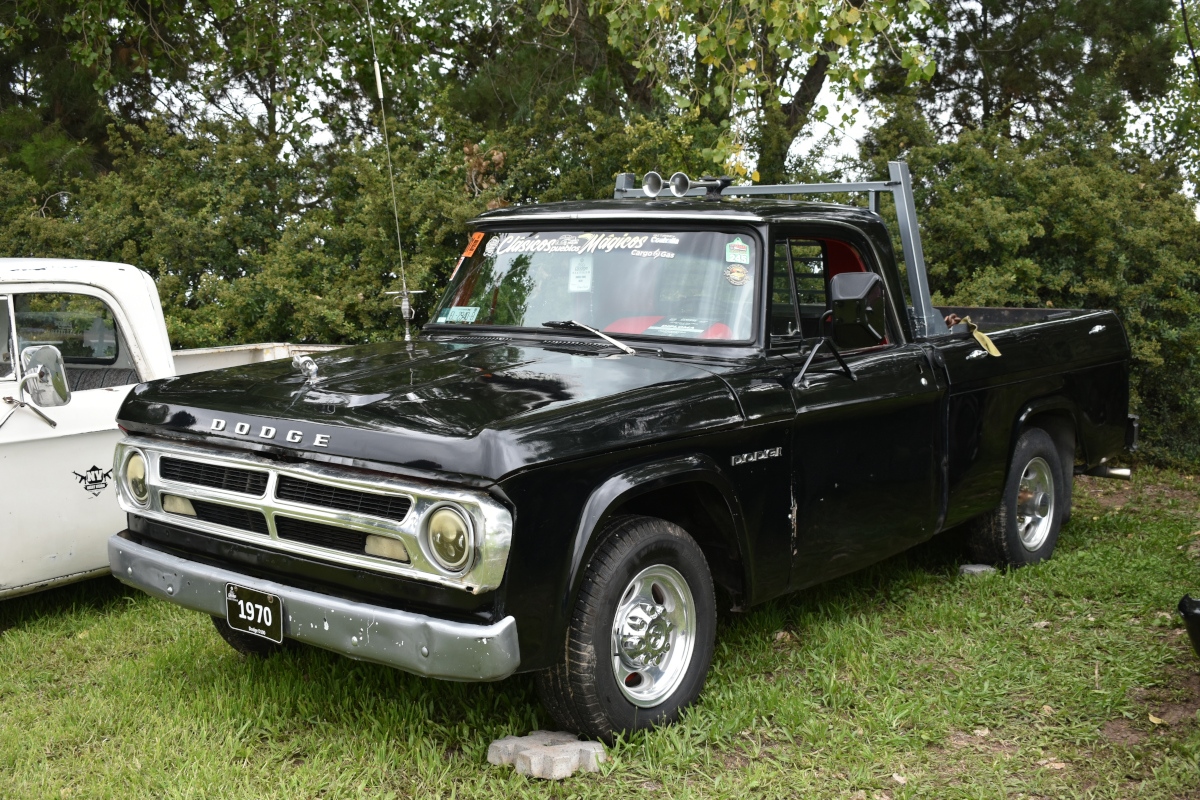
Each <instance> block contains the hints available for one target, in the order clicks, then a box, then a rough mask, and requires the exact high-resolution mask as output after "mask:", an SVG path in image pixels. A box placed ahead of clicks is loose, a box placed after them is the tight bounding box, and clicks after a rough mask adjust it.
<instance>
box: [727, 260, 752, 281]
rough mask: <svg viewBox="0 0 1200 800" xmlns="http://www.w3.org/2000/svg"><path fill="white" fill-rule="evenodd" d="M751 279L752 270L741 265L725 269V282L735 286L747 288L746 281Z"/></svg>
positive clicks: (733, 265)
mask: <svg viewBox="0 0 1200 800" xmlns="http://www.w3.org/2000/svg"><path fill="white" fill-rule="evenodd" d="M749 277H750V270H748V269H746V268H745V267H743V266H742V265H741V264H730V265H729V266H728V267H726V268H725V280H727V281H729V282H730V283H732V284H733V285H734V286H745V285H746V279H747V278H749Z"/></svg>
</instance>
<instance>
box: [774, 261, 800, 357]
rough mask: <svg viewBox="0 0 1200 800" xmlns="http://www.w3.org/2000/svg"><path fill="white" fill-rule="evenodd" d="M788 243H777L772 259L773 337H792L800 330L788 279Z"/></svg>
mask: <svg viewBox="0 0 1200 800" xmlns="http://www.w3.org/2000/svg"><path fill="white" fill-rule="evenodd" d="M789 269H790V267H789V266H788V242H787V240H786V239H785V240H783V241H780V242H776V243H775V252H774V254H773V256H772V259H771V335H772V336H792V335H794V334H795V333H796V332H797V331H799V330H800V326H799V324H798V322H797V320H796V306H795V305H794V304H793V303H792V282H791V280H789V279H788V270H789Z"/></svg>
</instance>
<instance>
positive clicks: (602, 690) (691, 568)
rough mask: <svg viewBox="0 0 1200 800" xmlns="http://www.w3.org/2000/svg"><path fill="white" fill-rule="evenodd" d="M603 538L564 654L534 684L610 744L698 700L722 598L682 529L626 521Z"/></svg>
mask: <svg viewBox="0 0 1200 800" xmlns="http://www.w3.org/2000/svg"><path fill="white" fill-rule="evenodd" d="M602 536H603V537H604V538H603V541H602V543H601V545H600V547H599V549H597V551H596V553H595V554H594V555H593V556H592V559H591V562H590V563H589V565H588V568H587V572H586V573H585V575H584V578H583V585H582V587H581V589H580V592H579V599H578V600H577V601H576V604H575V611H574V614H573V616H572V620H571V627H570V630H569V631H568V634H567V642H566V651H565V653H564V657H563V659H562V660H561V661H560V662H559V663H558V664H557V665H555V666H553V667H551V668H549V669H547V670H544V671H543V672H541V673H540V674H539V675H538V681H537V684H538V694H539V696H540V697H541V699H542V702H543V704H544V705H545V706H546V708H547V709H548V710H549V711H550V713H551V715H552V716H553V717H554V718H555V720H556V721H557V722H558V723H559V724H560V725H562V726H563V727H565V728H568V729H570V730H573V731H575V732H577V733H581V734H583V735H585V736H588V737H596V738H600V739H604V740H606V741H609V742H611V741H612V739H613V737H615V736H616V735H617V734H619V733H622V732H632V731H637V730H642V729H645V728H649V727H652V726H658V725H669V724H671V723H673V722H675V721H676V720H677V719H678V718H679V714H680V712H681V711H682V710H683V709H684V708H686V707H688V706H689V705H691V704H692V703H693V702H695V700H696V698H697V697H698V696H699V695H700V690H701V689H702V688H703V687H704V680H705V678H706V677H707V675H708V667H709V665H710V664H711V663H712V655H713V645H714V642H715V639H716V599H715V597H714V595H713V583H712V577H711V575H710V574H709V570H708V562H707V561H705V558H704V554H703V552H701V550H700V547H699V546H698V545H697V544H696V543H695V541H693V540H692V538H691V537H690V536H688V535H687V533H685V532H684V531H683V529H682V528H680V527H679V526H677V525H674V524H672V523H670V522H666V521H665V520H661V519H655V518H652V517H625V518H622V519H619V520H617V521H616V522H615V523H614V524H613V525H611V526H610V527H609V528H608V529H607V530H606V531H604V532H603V533H602Z"/></svg>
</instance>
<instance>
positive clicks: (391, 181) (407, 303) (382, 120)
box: [367, 0, 422, 342]
mask: <svg viewBox="0 0 1200 800" xmlns="http://www.w3.org/2000/svg"><path fill="white" fill-rule="evenodd" d="M367 30H368V31H369V32H370V34H371V60H372V61H373V62H374V66H375V94H376V95H378V97H379V124H380V127H381V128H382V129H383V149H384V152H386V153H387V171H388V186H390V187H391V190H392V218H393V219H394V220H395V221H396V247H397V248H399V250H400V291H398V292H384V294H390V295H399V296H400V316H402V317H404V341H406V342H411V341H412V336H411V335H410V334H409V331H408V321H409V320H411V319H412V318H413V307H412V302H411V300H410V299H409V296H410V295H414V294H421V291H422V290H420V289H417V290H415V291H409V288H408V277H407V276H406V275H405V272H404V241H403V239H402V238H401V236H400V210H399V206H398V205H397V203H396V178H395V175H394V173H393V172H392V142H391V139H389V138H388V129H387V109H385V108H384V105H383V75H382V74H381V73H380V71H379V51H377V50H376V49H375V19H374V17H372V16H371V0H367Z"/></svg>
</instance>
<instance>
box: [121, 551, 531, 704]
mask: <svg viewBox="0 0 1200 800" xmlns="http://www.w3.org/2000/svg"><path fill="white" fill-rule="evenodd" d="M108 560H109V563H110V565H111V566H112V572H113V576H114V577H115V578H117V579H118V580H120V581H121V582H122V583H126V584H128V585H130V586H133V587H136V588H138V589H141V590H142V591H144V592H146V593H148V594H152V595H154V596H155V597H160V598H162V599H164V600H170V601H172V602H174V603H178V604H179V605H181V606H184V607H185V608H190V609H193V610H195V611H203V612H204V613H205V614H211V615H213V616H217V617H224V616H225V584H227V583H236V584H237V585H239V586H245V587H248V588H251V589H257V590H258V591H260V592H268V593H270V594H273V595H276V596H277V597H279V598H280V599H281V600H282V601H283V612H284V620H283V635H284V636H286V637H287V638H289V639H295V640H296V641H298V642H304V643H305V644H311V645H315V646H316V647H321V648H324V649H326V650H333V651H334V652H336V653H341V654H342V655H345V656H349V657H350V658H356V659H359V660H361V661H374V662H376V663H378V664H386V665H388V666H389V667H395V668H396V669H401V670H404V671H405V672H414V673H416V674H418V675H425V676H427V677H430V678H444V679H446V680H457V681H494V680H500V679H501V678H507V677H508V676H509V675H511V674H513V673H514V672H516V670H517V667H518V666H519V665H520V663H521V653H520V649H519V648H518V646H517V622H516V620H515V619H513V618H512V617H505V618H504V619H503V620H501V621H500V622H497V623H495V624H493V625H471V624H469V623H463V622H448V621H446V620H441V619H437V618H436V617H428V616H425V615H423V614H413V613H410V612H407V611H397V610H396V609H392V608H383V607H382V606H373V605H368V604H366V603H353V602H350V601H348V600H343V599H341V598H339V597H333V596H331V595H325V594H318V593H316V592H309V591H306V590H304V589H296V588H293V587H291V586H286V585H284V584H281V583H275V582H274V581H267V580H261V579H259V578H252V577H250V576H248V575H242V574H240V573H237V572H231V571H229V570H225V569H220V568H219V567H210V566H208V565H206V564H198V563H196V562H194V561H188V560H186V559H182V558H179V557H177V556H172V555H168V554H167V553H163V552H160V551H158V550H155V549H153V548H150V547H146V546H145V545H141V544H137V543H135V542H132V541H130V540H128V539H125V538H122V537H121V536H120V535H117V536H113V537H111V538H110V539H109V540H108Z"/></svg>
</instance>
